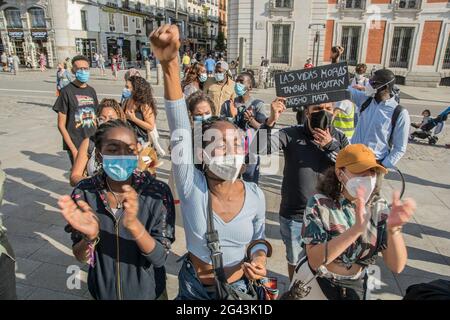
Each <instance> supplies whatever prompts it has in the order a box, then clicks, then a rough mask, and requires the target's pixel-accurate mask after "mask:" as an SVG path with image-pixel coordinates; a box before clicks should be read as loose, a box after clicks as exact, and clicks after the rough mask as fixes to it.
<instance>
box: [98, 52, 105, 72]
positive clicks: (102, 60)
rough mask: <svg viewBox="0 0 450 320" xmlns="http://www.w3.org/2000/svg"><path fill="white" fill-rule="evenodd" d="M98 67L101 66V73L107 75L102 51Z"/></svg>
mask: <svg viewBox="0 0 450 320" xmlns="http://www.w3.org/2000/svg"><path fill="white" fill-rule="evenodd" d="M98 67H99V68H100V74H101V75H102V76H105V57H104V56H103V54H101V53H100V54H99V56H98Z"/></svg>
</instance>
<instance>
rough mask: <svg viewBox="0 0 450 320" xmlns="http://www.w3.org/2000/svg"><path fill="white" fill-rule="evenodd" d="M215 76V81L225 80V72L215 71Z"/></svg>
mask: <svg viewBox="0 0 450 320" xmlns="http://www.w3.org/2000/svg"><path fill="white" fill-rule="evenodd" d="M215 78H216V81H217V82H222V81H223V80H225V74H224V73H216V75H215Z"/></svg>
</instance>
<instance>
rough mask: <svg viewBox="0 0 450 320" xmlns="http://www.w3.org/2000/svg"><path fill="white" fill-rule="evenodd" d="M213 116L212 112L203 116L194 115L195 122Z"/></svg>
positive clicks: (203, 120)
mask: <svg viewBox="0 0 450 320" xmlns="http://www.w3.org/2000/svg"><path fill="white" fill-rule="evenodd" d="M211 117H212V115H211V114H205V115H203V116H194V122H205V121H207V120H208V119H210V118H211Z"/></svg>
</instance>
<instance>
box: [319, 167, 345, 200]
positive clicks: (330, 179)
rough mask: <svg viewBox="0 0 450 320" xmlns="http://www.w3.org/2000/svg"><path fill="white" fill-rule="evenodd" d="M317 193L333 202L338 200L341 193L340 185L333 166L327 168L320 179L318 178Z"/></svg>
mask: <svg viewBox="0 0 450 320" xmlns="http://www.w3.org/2000/svg"><path fill="white" fill-rule="evenodd" d="M316 189H317V191H318V192H319V193H321V194H323V195H324V196H327V197H328V198H331V199H333V200H338V199H339V197H340V196H341V193H342V183H341V182H340V181H339V179H338V177H337V176H336V172H335V170H334V166H333V167H331V168H328V169H327V170H326V171H325V172H324V174H323V176H322V177H320V179H319V182H318V183H317V187H316Z"/></svg>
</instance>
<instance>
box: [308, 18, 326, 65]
mask: <svg viewBox="0 0 450 320" xmlns="http://www.w3.org/2000/svg"><path fill="white" fill-rule="evenodd" d="M313 28H314V30H316V35H315V37H314V46H313V61H314V59H315V62H314V66H315V67H317V65H318V64H319V52H320V29H321V28H322V29H325V28H326V26H325V25H324V24H323V23H311V24H310V25H309V26H308V29H313Z"/></svg>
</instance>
